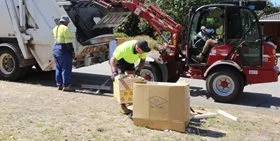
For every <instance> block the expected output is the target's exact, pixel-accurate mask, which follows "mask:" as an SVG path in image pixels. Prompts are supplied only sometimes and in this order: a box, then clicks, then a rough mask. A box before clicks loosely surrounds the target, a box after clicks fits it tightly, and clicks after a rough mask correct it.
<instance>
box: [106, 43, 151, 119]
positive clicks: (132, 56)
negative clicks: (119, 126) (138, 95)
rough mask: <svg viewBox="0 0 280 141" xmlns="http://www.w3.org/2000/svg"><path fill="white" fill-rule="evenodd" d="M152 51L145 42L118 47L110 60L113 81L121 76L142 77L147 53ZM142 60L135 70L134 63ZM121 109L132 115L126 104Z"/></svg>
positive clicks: (123, 44) (124, 44)
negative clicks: (133, 75)
mask: <svg viewBox="0 0 280 141" xmlns="http://www.w3.org/2000/svg"><path fill="white" fill-rule="evenodd" d="M150 51H151V49H150V47H149V46H148V43H147V41H145V40H138V41H137V40H130V41H126V42H124V43H122V44H120V45H119V46H117V47H116V49H115V51H114V53H113V56H112V57H111V59H110V66H111V71H112V79H114V77H115V76H117V75H118V73H119V71H118V69H119V70H120V73H121V74H125V73H126V74H133V73H134V74H136V75H140V70H141V69H142V68H143V67H144V64H145V59H146V56H147V52H150ZM139 59H140V63H139V65H138V67H137V69H136V70H135V67H134V63H135V62H136V61H138V60H139ZM121 109H122V112H123V113H124V114H129V113H131V110H129V109H128V108H127V107H126V105H125V104H121Z"/></svg>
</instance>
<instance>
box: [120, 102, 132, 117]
mask: <svg viewBox="0 0 280 141" xmlns="http://www.w3.org/2000/svg"><path fill="white" fill-rule="evenodd" d="M121 112H122V113H123V114H126V115H128V114H130V113H132V110H130V109H128V108H127V107H126V105H125V104H121Z"/></svg>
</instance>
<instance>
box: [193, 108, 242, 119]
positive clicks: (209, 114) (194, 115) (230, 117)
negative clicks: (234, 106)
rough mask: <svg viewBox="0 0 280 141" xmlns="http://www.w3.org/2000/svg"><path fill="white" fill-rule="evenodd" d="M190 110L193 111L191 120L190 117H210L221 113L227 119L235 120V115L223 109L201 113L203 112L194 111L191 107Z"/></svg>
mask: <svg viewBox="0 0 280 141" xmlns="http://www.w3.org/2000/svg"><path fill="white" fill-rule="evenodd" d="M191 111H192V112H193V114H192V115H191V120H192V119H203V118H212V117H216V116H218V115H222V116H224V117H226V118H228V119H231V120H233V121H237V117H235V116H233V115H231V114H229V113H227V112H225V111H223V110H220V109H219V110H218V112H217V113H203V112H198V111H194V110H193V108H191Z"/></svg>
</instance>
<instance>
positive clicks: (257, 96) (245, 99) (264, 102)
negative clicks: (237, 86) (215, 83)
mask: <svg viewBox="0 0 280 141" xmlns="http://www.w3.org/2000/svg"><path fill="white" fill-rule="evenodd" d="M190 95H191V96H192V97H198V96H200V97H206V98H207V99H208V98H210V94H209V93H208V92H207V91H206V90H204V89H203V87H193V86H190ZM229 104H235V105H244V106H252V107H263V108H270V107H271V106H275V107H276V108H277V109H278V108H279V107H280V97H273V96H272V94H266V93H252V92H243V93H242V94H240V95H239V97H238V98H237V99H236V100H234V101H233V102H232V103H229Z"/></svg>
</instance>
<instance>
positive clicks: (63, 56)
mask: <svg viewBox="0 0 280 141" xmlns="http://www.w3.org/2000/svg"><path fill="white" fill-rule="evenodd" d="M53 56H54V61H55V80H56V85H57V86H63V87H67V86H69V84H70V81H71V77H72V54H71V53H70V52H69V50H68V49H67V46H66V45H65V44H55V45H54V47H53Z"/></svg>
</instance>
